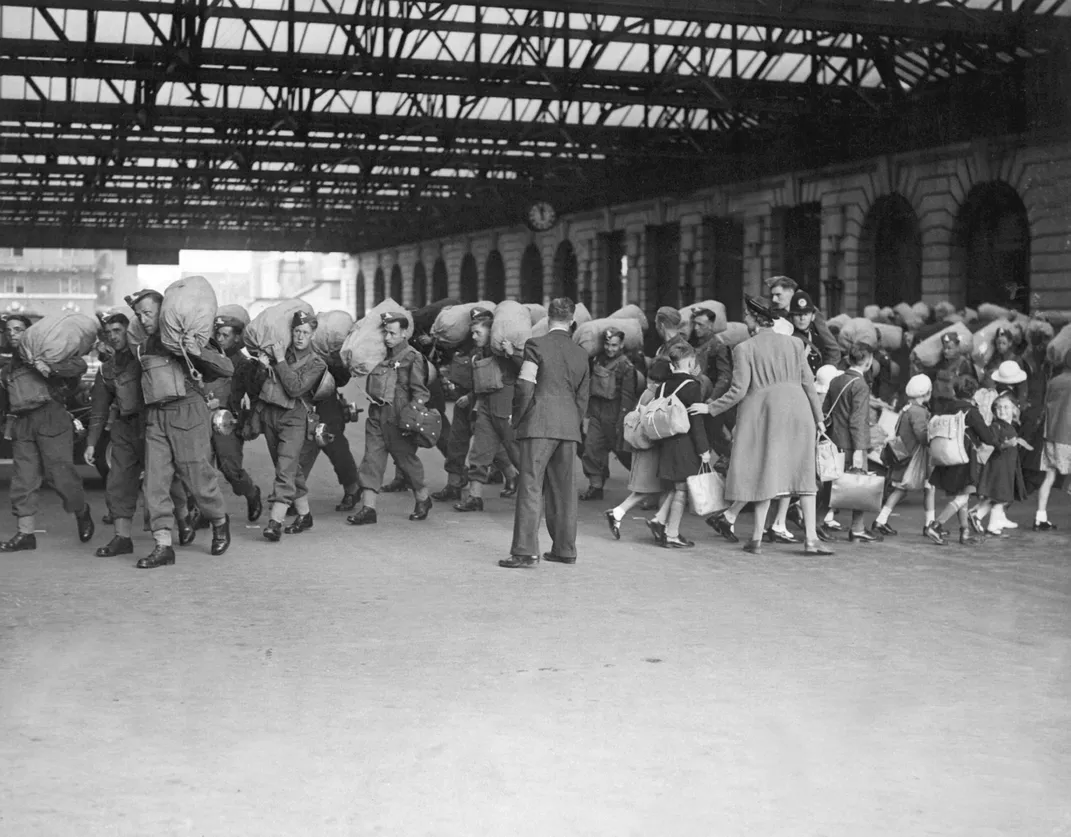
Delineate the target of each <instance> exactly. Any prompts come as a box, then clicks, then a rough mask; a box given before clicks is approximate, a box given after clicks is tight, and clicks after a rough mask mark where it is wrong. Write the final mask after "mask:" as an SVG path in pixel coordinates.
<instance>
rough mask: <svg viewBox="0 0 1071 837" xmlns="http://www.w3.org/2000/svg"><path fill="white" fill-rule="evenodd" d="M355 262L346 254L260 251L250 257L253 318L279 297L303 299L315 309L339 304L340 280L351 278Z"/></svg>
mask: <svg viewBox="0 0 1071 837" xmlns="http://www.w3.org/2000/svg"><path fill="white" fill-rule="evenodd" d="M355 274H356V265H355V264H354V263H353V260H352V259H351V258H350V257H349V256H348V255H347V254H345V253H262V254H257V255H255V256H254V259H253V283H252V284H253V288H252V291H253V294H252V296H253V301H252V303H250V305H249V315H250V316H252V317H255V316H256V315H257V314H258V313H260V312H261V311H263V310H264V309H265V308H268V307H270V306H272V305H274V304H275V303H276V302H278V301H279V300H280V299H303V300H305V301H306V302H308V303H309V304H310V305H311V306H312V307H313V310H315V311H331V310H334V309H336V308H341V307H342V285H343V282H346V281H352V278H353V276H354V275H355Z"/></svg>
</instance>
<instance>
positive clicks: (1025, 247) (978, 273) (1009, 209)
mask: <svg viewBox="0 0 1071 837" xmlns="http://www.w3.org/2000/svg"><path fill="white" fill-rule="evenodd" d="M950 267H951V280H952V289H953V291H956V290H958V291H959V292H960V295H961V297H962V299H963V301H964V304H966V305H967V306H969V307H971V308H977V307H978V306H979V305H981V304H982V303H985V302H992V303H995V304H997V305H1002V306H1005V307H1007V308H1015V309H1018V310H1020V311H1026V310H1028V309H1029V308H1030V218H1029V215H1028V214H1027V211H1026V206H1025V205H1024V204H1023V199H1022V198H1021V197H1020V196H1019V193H1018V192H1016V191H1015V189H1014V188H1013V187H1012V186H1010V185H1009V184H1007V183H1005V182H1004V181H1001V180H990V181H986V182H984V183H978V184H976V185H975V186H973V187H972V188H971V190H970V191H969V192H968V193H967V197H966V198H965V199H964V201H963V204H962V205H961V206H960V210H959V213H958V215H957V216H956V222H955V224H954V226H953V228H952V259H951V265H950Z"/></svg>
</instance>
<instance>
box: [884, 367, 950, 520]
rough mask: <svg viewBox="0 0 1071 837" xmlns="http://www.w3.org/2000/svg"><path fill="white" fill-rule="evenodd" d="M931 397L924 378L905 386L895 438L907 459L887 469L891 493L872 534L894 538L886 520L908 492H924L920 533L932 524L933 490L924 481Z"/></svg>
mask: <svg viewBox="0 0 1071 837" xmlns="http://www.w3.org/2000/svg"><path fill="white" fill-rule="evenodd" d="M932 394H933V384H932V382H931V381H930V379H929V377H927V376H926V375H915V376H914V377H912V378H911V380H910V381H908V382H907V389H906V390H905V395H906V396H907V398H908V402H909V403H908V406H907V407H905V408H904V411H903V412H902V413H900V418H899V419H898V420H897V422H896V437H895V438H897V439H899V440H900V445H901V446H902V447H900V451H901V452H902V454H903V455H904V456H906V457H908V458H907V460H906V461H904V462H902V463H901V464H898V465H895V464H894V465H891V466H890V467H889V472H888V475H887V478H888V480H889V483H888V484H889V485H890V486H892V491H891V492H890V493H889V496H888V498H887V499H886V500H885V504H884V505H883V506H882V507H881V511H880V512H878V516H877V518H876V519H875V520H874V525H873V526H872V527H871V530H872V531H873V532H877V533H878V534H880V535H883V536H885V537H889V536H891V535H895V534H896V530H895V529H893V528H892V526H890V525H889V516H890V515H891V514H892V513H893V509H895V508H896V504H897V503H899V502H900V501H901V500H902V499H904V496H905V495H906V494H907V492H909V491H916V490H918V489H920V488H921V489H923V490H924V491H925V494H924V497H925V504H926V524H925V526H923V529H922V533H923V534H924V535H925V534H926V526H928V525H929V524H931V523H933V520H934V494H935V492H934V490H933V486H932V485H930V484H929V482H927V481H926V478H927V477H928V476H929V475H930V449H929V448H928V447H927V443H928V442H929V433H928V430H927V427H928V425H929V421H930V411H929V409H928V405H929V403H930V396H931V395H932Z"/></svg>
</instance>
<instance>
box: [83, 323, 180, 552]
mask: <svg viewBox="0 0 1071 837" xmlns="http://www.w3.org/2000/svg"><path fill="white" fill-rule="evenodd" d="M129 325H130V321H129V320H128V319H127V317H126V315H125V314H122V313H115V314H110V315H107V316H105V317H104V339H105V346H106V349H105V351H104V352H103V353H102V359H101V365H100V369H98V370H97V376H96V378H95V379H94V380H93V395H92V407H91V409H90V415H89V430H88V431H87V434H86V449H85V453H84V454H83V456H84V458H85V461H86V464H87V465H95V464H96V460H97V448H98V447H99V445H100V440H101V437H102V435H103V432H104V429H105V427H107V426H109V425H110V427H111V439H110V443H109V444H110V448H109V450H110V451H111V453H110V458H111V463H112V464H111V467H110V468H109V469H108V477H107V480H106V482H105V489H104V496H105V499H106V500H107V503H108V516H109V517H110V518H111V523H112V525H113V526H114V527H115V535H114V537H113V538H112V539H111V540H110V541H109V542H108V543H107V544H106V545H104V546H102V547H100V548H99V549H97V552H96V555H97V557H98V558H106V557H110V556H114V555H129V554H130V553H132V552H133V551H134V542H133V539H132V536H131V524H132V521H133V517H134V512H135V511H136V509H137V504H138V493H139V492H140V491H141V473H142V471H143V470H144V469H145V399H144V398H143V397H142V394H141V364H139V363H138V361H137V358H135V357H134V353H133V351H132V350H131V348H130V340H129V334H128V332H127V328H128V326H129ZM171 502H172V506H173V507H174V510H175V523H176V525H177V527H178V531H179V544H180V545H182V546H186V545H187V544H189V543H192V542H193V539H194V535H195V534H196V530H195V529H194V527H193V525H192V524H191V523H190V522H189V521H188V520H187V518H186V492H185V490H184V489H183V487H182V483H181V482H180V481H179V480H178V479H177V478H176V479H173V480H172V482H171Z"/></svg>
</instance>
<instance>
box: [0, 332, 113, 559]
mask: <svg viewBox="0 0 1071 837" xmlns="http://www.w3.org/2000/svg"><path fill="white" fill-rule="evenodd" d="M30 325H31V321H30V319H29V318H28V317H25V316H23V315H21V314H12V315H10V316H9V317H8V318H7V322H6V325H5V327H6V331H7V338H8V341H9V342H10V344H11V347H12V349H13V355H12V358H11V361H10V362H9V363H8V365H7V366H6V367H5V368H4V369H3V372H2V374H0V408H2V409H3V411H4V413H8V414H10V415H9V418H8V427H9V429H10V435H11V448H12V459H13V464H14V471H13V473H12V475H11V509H12V511H13V512H14V514H15V517H16V518H18V530H17V532H16V534H15V535H14V536H13V537H12V538H10V539H9V540H7V541H5V542H4V543H0V551H2V552H19V551H21V550H26V549H37V536H36V535H35V534H34V528H35V524H36V518H35V515H36V514H37V511H38V500H39V494H40V491H41V485H42V483H43V482H44V481H46V480H47V481H48V482H49V484H50V485H51V486H52V487H53V488H54V489H55V490H56V493H57V494H59V495H60V497H61V498H62V499H63V509H64V511H66V512H67V513H68V514H73V515H74V516H75V520H76V522H77V525H78V539H79V540H80V541H81V542H82V543H85V542H86V541H88V540H89V539H90V538H91V537H93V529H94V526H93V517H92V515H91V514H90V511H89V504H88V503H86V495H85V492H84V490H83V488H82V478H81V477H80V476H79V475H78V472H77V471H76V470H75V468H74V425H73V424H72V422H71V417H70V415H69V414H68V413H67V410H66V408H65V407H64V406H63V405H64V403H65V401H66V395H67V392H68V391H69V388H70V387H71V386H72V384H74V385H77V382H78V381H79V380H80V379H81V377H82V375H83V374H85V371H86V362H85V361H84V360H82V358H80V357H79V358H72V359H71V360H69V361H66V362H64V363H63V364H57V366H56V367H54V368H52V367H49V365H48V364H46V363H45V362H44V361H37V362H36V363H35V364H33V365H30V364H28V363H27V362H26V361H24V360H23V359H22V356H21V355H20V354H19V352H18V346H19V343H20V342H21V341H22V336H23V335H24V334H25V333H26V329H27V328H29V327H30Z"/></svg>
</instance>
